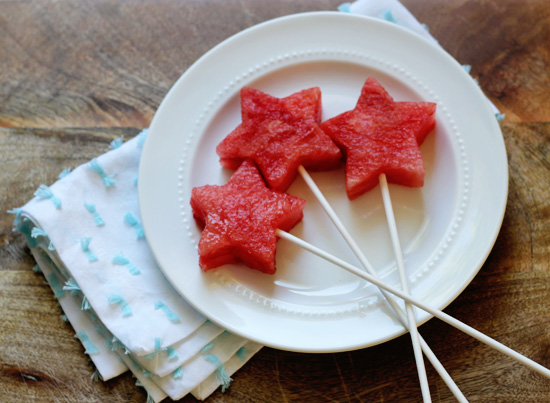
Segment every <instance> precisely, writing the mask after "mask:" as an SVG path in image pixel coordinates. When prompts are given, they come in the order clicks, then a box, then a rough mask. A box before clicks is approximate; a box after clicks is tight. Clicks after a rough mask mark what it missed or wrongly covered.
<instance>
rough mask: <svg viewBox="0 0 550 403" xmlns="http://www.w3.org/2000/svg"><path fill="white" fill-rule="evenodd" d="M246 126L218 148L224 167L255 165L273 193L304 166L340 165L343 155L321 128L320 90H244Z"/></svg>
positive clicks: (287, 184) (281, 189)
mask: <svg viewBox="0 0 550 403" xmlns="http://www.w3.org/2000/svg"><path fill="white" fill-rule="evenodd" d="M241 116H242V123H241V124H240V125H239V126H237V128H236V129H235V130H233V131H232V132H231V133H230V134H229V135H228V136H227V137H226V138H225V139H224V140H223V141H222V142H221V143H220V144H219V145H218V146H217V148H216V152H217V153H218V155H219V157H220V163H221V164H222V166H223V167H225V168H229V169H236V168H237V167H238V166H239V165H240V164H241V162H242V161H244V160H252V161H254V162H255V163H256V165H257V167H258V169H259V170H260V172H261V173H262V175H263V177H264V178H265V181H266V182H267V184H268V185H269V187H270V188H271V189H274V190H278V191H281V192H284V191H285V190H286V189H287V188H288V186H289V185H290V184H291V183H292V181H293V180H294V178H295V177H296V174H297V169H298V167H299V166H300V165H302V166H304V167H305V168H307V169H310V170H329V169H333V168H336V167H338V166H339V165H340V162H341V152H340V150H339V149H338V147H337V146H336V144H334V142H333V141H332V140H331V139H330V137H329V136H327V135H326V134H325V133H324V132H323V131H322V130H321V129H320V128H319V123H320V121H321V91H320V89H319V88H318V87H314V88H310V89H305V90H302V91H300V92H297V93H294V94H292V95H290V96H288V97H286V98H276V97H274V96H271V95H269V94H266V93H264V92H262V91H259V90H257V89H253V88H249V87H244V88H242V89H241Z"/></svg>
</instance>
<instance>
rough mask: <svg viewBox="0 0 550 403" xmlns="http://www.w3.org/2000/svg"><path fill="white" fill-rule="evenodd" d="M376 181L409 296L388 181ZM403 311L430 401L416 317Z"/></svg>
mask: <svg viewBox="0 0 550 403" xmlns="http://www.w3.org/2000/svg"><path fill="white" fill-rule="evenodd" d="M378 181H379V182H380V190H381V191H382V199H383V201H384V209H385V210H386V220H387V221H388V227H389V230H390V236H391V240H392V245H393V252H394V254H395V260H396V262H397V268H398V270H399V279H400V281H401V288H402V289H403V292H405V293H407V294H409V284H408V280H407V274H406V273H405V262H404V261H403V252H402V250H401V243H400V242H399V235H398V234H397V225H396V224H395V215H394V214H393V207H392V203H391V198H390V191H389V189H388V181H387V180H386V175H385V174H381V175H380V176H379V178H378ZM405 311H406V312H407V319H408V323H409V333H410V334H411V340H412V345H413V351H414V357H415V359H416V367H417V368H418V377H419V378H420V388H421V390H422V396H424V401H431V396H430V389H429V386H428V378H427V376H426V368H425V367H424V359H423V357H422V350H421V347H420V339H419V336H418V328H417V325H416V317H415V316H414V310H413V307H412V305H411V304H410V303H408V302H407V303H405Z"/></svg>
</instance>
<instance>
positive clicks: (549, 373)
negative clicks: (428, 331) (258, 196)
mask: <svg viewBox="0 0 550 403" xmlns="http://www.w3.org/2000/svg"><path fill="white" fill-rule="evenodd" d="M276 233H277V236H279V237H280V238H284V239H286V240H288V241H291V242H294V243H295V244H296V245H298V246H300V247H302V248H304V249H306V250H308V251H310V252H312V253H314V254H316V255H317V256H319V257H321V258H323V259H325V260H327V261H329V262H331V263H334V264H335V265H337V266H340V267H341V268H343V269H345V270H347V271H349V272H350V273H353V274H355V275H356V276H359V277H361V278H362V279H365V280H367V281H369V282H371V283H372V284H374V285H376V286H378V287H380V288H383V289H384V290H386V291H388V292H391V293H392V294H393V295H396V296H398V297H399V298H401V299H403V300H405V301H407V302H410V303H411V304H413V305H415V306H416V307H418V308H420V309H422V310H423V311H426V312H428V313H429V314H432V315H433V316H435V317H436V318H439V319H441V320H442V321H443V322H445V323H448V324H449V325H451V326H453V327H455V328H456V329H458V330H460V331H462V332H464V333H466V334H468V335H470V336H472V337H473V338H474V339H477V340H479V341H481V342H482V343H485V344H487V345H488V346H490V347H493V348H494V349H495V350H497V351H500V352H501V353H503V354H506V355H507V356H509V357H511V358H513V359H515V360H516V361H518V362H519V363H521V364H523V365H525V366H526V367H527V368H530V369H532V370H534V371H536V372H538V373H539V374H541V375H544V376H546V377H547V378H550V369H548V368H546V367H543V366H542V365H540V364H538V363H536V362H535V361H533V360H531V359H529V358H527V357H525V356H524V355H521V354H520V353H518V352H516V351H514V350H512V349H511V348H509V347H506V346H505V345H504V344H502V343H500V342H498V341H496V340H495V339H492V338H491V337H489V336H487V335H485V334H483V333H481V332H480V331H478V330H476V329H474V328H473V327H471V326H468V325H467V324H465V323H463V322H461V321H459V320H458V319H455V318H453V317H452V316H450V315H448V314H446V313H445V312H443V311H441V310H439V309H436V308H432V307H430V306H429V305H427V304H425V303H424V302H422V301H420V300H418V299H416V298H415V297H413V296H411V295H408V294H406V293H404V292H403V291H401V290H399V289H397V288H395V287H392V286H391V285H388V284H386V283H384V282H383V281H381V280H380V279H378V278H376V277H374V276H371V275H370V274H367V273H365V272H364V271H362V270H361V269H358V268H357V267H355V266H353V265H351V264H349V263H347V262H344V261H343V260H342V259H339V258H337V257H336V256H333V255H331V254H329V253H327V252H325V251H324V250H322V249H319V248H317V247H316V246H313V245H311V244H309V243H307V242H305V241H304V240H302V239H300V238H297V237H295V236H294V235H292V234H290V233H288V232H285V231H282V230H280V229H277V230H276Z"/></svg>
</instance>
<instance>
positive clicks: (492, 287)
mask: <svg viewBox="0 0 550 403" xmlns="http://www.w3.org/2000/svg"><path fill="white" fill-rule="evenodd" d="M340 3H341V1H338V0H296V1H292V0H280V1H269V2H268V1H264V0H240V1H238V0H209V1H200V0H184V1H176V0H165V1H162V2H158V1H152V0H148V1H146V0H141V1H132V2H125V1H117V0H100V1H80V2H70V1H68V0H58V1H53V0H51V1H48V0H45V1H31V0H25V1H0V66H1V67H0V187H1V188H2V189H3V191H2V192H0V211H1V213H0V262H1V263H0V320H1V322H0V390H1V391H2V392H1V394H0V401H2V402H8V403H12V402H22V401H25V402H26V401H35V402H59V401H67V402H73V401H74V402H107V401H108V402H121V403H122V402H137V401H145V399H146V395H145V393H144V392H143V391H142V389H141V388H138V387H136V386H135V385H134V383H135V381H134V379H132V377H131V376H129V375H123V376H121V377H119V378H117V379H114V380H111V381H108V382H93V381H91V379H90V376H91V375H92V373H93V367H92V365H91V364H90V362H89V360H88V359H87V357H86V356H85V355H84V352H83V348H82V346H81V344H80V342H79V341H78V340H77V339H75V338H74V331H73V330H72V328H71V327H70V326H69V325H68V324H66V323H65V322H63V321H62V320H61V319H60V317H59V315H60V313H61V312H60V311H59V308H58V306H57V303H56V301H55V299H54V297H53V295H52V293H51V291H50V289H49V288H48V286H47V285H46V284H45V283H44V279H43V277H42V276H41V275H40V274H38V273H35V272H33V271H32V268H33V266H34V264H35V263H34V261H33V259H32V258H31V256H30V254H29V250H28V248H27V247H26V245H25V242H24V240H23V238H22V237H21V236H19V235H18V234H17V233H14V232H12V231H11V226H12V225H11V223H12V219H13V217H12V216H11V215H8V214H5V213H4V212H5V211H6V210H8V209H11V208H13V207H18V206H21V205H23V204H24V203H25V202H26V201H27V200H28V199H29V198H30V197H32V194H33V192H34V190H36V188H37V187H38V186H39V185H40V184H42V183H44V184H50V183H52V182H54V181H55V180H56V178H57V175H58V174H59V173H60V172H61V171H62V170H63V169H64V168H67V167H72V168H74V167H76V166H77V165H79V164H82V163H85V162H87V161H88V160H89V159H91V158H93V157H95V156H97V155H99V154H101V153H103V152H104V151H106V150H107V146H108V144H109V142H110V141H111V140H112V139H114V138H117V137H120V136H121V135H124V137H125V138H126V139H128V138H131V137H133V136H135V135H136V134H137V133H138V132H139V131H140V130H141V129H142V128H143V127H146V126H148V125H149V123H150V121H151V119H152V116H153V114H154V112H155V110H156V109H157V107H158V105H159V103H160V101H161V100H162V98H163V97H164V95H165V94H166V92H167V91H168V89H169V88H170V86H171V85H172V84H173V83H174V82H175V80H176V79H177V78H178V77H179V76H180V75H181V74H182V73H183V72H184V71H185V69H186V68H187V67H189V66H190V65H191V64H192V63H193V62H194V61H195V60H196V59H197V58H199V57H200V56H201V55H202V54H203V53H204V52H206V51H207V50H208V49H210V48H211V47H212V46H214V45H216V44H217V43H219V42H220V41H222V40H224V39H225V38H227V37H228V36H230V35H232V34H234V33H236V32H239V31H240V30H242V29H244V28H246V27H249V26H251V25H254V24H256V23H259V22H261V21H265V20H267V19H270V18H274V17H278V16H282V15H286V14H291V13H296V12H303V11H312V10H322V9H335V8H336V7H337V6H338V5H339V4H340ZM403 3H404V4H405V5H406V6H407V7H408V8H409V9H410V10H411V12H412V13H413V14H414V15H415V16H416V17H417V18H418V19H419V20H420V21H421V22H423V23H425V24H427V26H428V27H429V29H430V32H431V33H432V34H433V35H434V36H435V37H436V38H438V40H439V42H440V44H441V45H442V46H443V47H444V48H445V49H446V50H447V51H448V52H449V53H450V54H451V55H453V56H454V57H455V58H456V59H457V60H458V61H459V62H460V63H463V64H470V65H472V74H473V75H474V77H476V78H477V79H478V81H479V83H480V85H481V87H482V89H483V90H484V91H485V92H486V93H487V94H488V96H489V97H490V98H491V100H492V101H493V102H494V103H495V104H496V105H497V106H498V107H499V108H501V110H502V111H503V112H505V113H506V116H507V119H506V122H505V123H503V124H502V125H501V127H502V130H503V135H504V139H505V142H506V147H507V152H508V161H509V168H510V170H509V173H510V182H509V195H508V206H507V210H506V215H505V217H504V221H503V225H502V229H501V232H500V234H499V236H498V239H497V241H496V243H495V246H494V248H493V250H492V252H491V254H490V255H489V257H488V259H487V261H486V263H485V264H484V265H483V267H482V268H481V270H480V272H479V273H478V275H477V276H476V277H475V278H474V280H473V281H472V283H471V284H470V285H469V286H468V287H467V288H466V290H465V291H464V292H463V293H462V294H461V295H460V296H459V297H458V298H457V299H456V300H455V301H454V302H453V303H452V304H451V305H450V306H449V307H447V308H446V312H447V313H449V314H451V315H453V316H455V317H457V318H458V319H460V320H463V321H464V322H466V323H468V324H469V325H471V326H473V327H475V328H476V329H478V330H480V331H483V332H485V333H487V334H489V335H490V336H492V337H494V338H495V339H497V340H499V341H501V342H503V343H504V344H506V345H508V346H510V347H512V348H514V349H516V350H518V351H520V352H522V353H523V354H525V355H527V356H529V357H530V358H532V359H534V360H535V361H537V362H539V363H541V364H543V365H545V366H550V336H549V333H548V329H549V328H550V298H549V297H548V296H549V295H550V186H549V183H550V123H549V122H550V97H549V95H550V94H549V91H548V88H550V74H549V71H550V68H549V67H550V43H549V42H548V38H549V37H550V35H549V34H550V32H549V31H550V7H547V4H548V3H547V1H544V0H526V1H512V0H505V1H494V0H449V1H442V0H438V1H432V0H403ZM420 331H421V333H422V335H423V336H424V338H425V339H426V340H427V342H428V344H429V345H430V346H431V347H432V349H433V350H434V351H435V353H436V354H437V356H438V357H439V358H440V360H441V362H442V363H443V365H444V366H445V367H446V368H447V369H448V371H449V372H450V374H451V376H452V377H453V378H454V379H455V380H456V382H457V384H458V386H459V387H460V388H461V389H462V391H463V392H464V394H465V395H466V396H467V398H468V399H469V400H470V401H471V402H491V403H492V402H517V401H522V402H526V403H529V402H533V403H534V402H537V403H538V402H543V403H544V402H550V380H548V379H545V378H542V377H541V376H540V375H537V374H535V373H533V372H532V371H530V370H528V369H526V368H524V367H522V366H521V365H519V364H516V363H515V362H513V361H512V360H511V359H509V358H507V357H504V356H502V355H501V354H500V353H497V352H495V351H493V350H492V349H490V348H489V347H487V346H485V345H482V344H480V343H479V342H477V341H475V340H474V339H472V338H470V337H468V336H466V335H464V334H462V333H460V332H458V331H457V330H455V329H453V328H451V327H449V326H447V325H445V324H443V323H441V322H440V321H437V320H431V321H429V322H428V323H426V324H425V325H423V326H422V327H421V329H420ZM428 377H429V382H430V387H431V391H432V397H433V400H434V402H454V401H455V399H454V398H453V397H452V395H451V394H450V392H449V390H448V389H447V388H446V386H445V385H444V384H443V382H442V381H441V379H440V378H439V376H438V375H437V373H435V371H434V370H433V368H431V367H430V366H429V365H428ZM167 401H169V400H167ZM181 401H182V402H194V401H195V399H193V398H192V397H186V398H184V399H182V400H181ZM207 401H208V402H223V403H232V402H267V403H271V402H347V403H350V402H353V403H355V402H419V401H421V393H420V388H419V385H418V379H417V374H416V368H415V363H414V359H413V357H412V351H411V345H410V340H409V338H408V336H402V337H399V338H397V339H395V340H392V341H390V342H387V343H384V344H382V345H380V346H376V347H372V348H368V349H363V350H359V351H353V352H344V353H338V354H298V353H291V352H285V351H278V350H274V349H269V348H265V349H263V350H262V351H260V353H258V354H257V355H256V356H255V357H254V358H253V359H252V360H251V361H250V362H249V363H248V364H247V365H246V366H245V367H244V368H242V369H241V370H240V371H239V372H238V373H237V374H235V376H234V381H233V383H232V386H231V388H229V390H228V391H226V392H225V393H221V392H220V391H218V392H215V393H214V394H213V395H212V396H211V397H210V398H209V399H208V400H207Z"/></svg>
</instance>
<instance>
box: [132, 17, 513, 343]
mask: <svg viewBox="0 0 550 403" xmlns="http://www.w3.org/2000/svg"><path fill="white" fill-rule="evenodd" d="M326 16H329V18H332V17H331V16H338V18H344V19H345V18H358V19H362V20H364V21H365V22H366V23H374V24H379V25H381V26H386V27H388V26H391V29H397V30H402V31H404V32H405V34H406V35H411V36H414V37H416V38H417V40H421V41H423V42H425V43H426V44H428V45H429V46H432V47H434V48H436V49H437V50H438V51H439V52H441V53H442V54H445V55H446V56H447V58H448V59H450V60H452V63H454V64H456V65H458V62H456V60H455V59H453V58H452V57H451V56H450V55H448V53H446V52H445V51H444V50H443V49H441V48H437V47H436V46H435V45H433V44H431V43H429V42H428V41H427V40H426V39H425V38H422V37H421V36H420V35H418V34H416V33H414V32H412V31H410V30H407V29H406V28H403V27H399V26H395V25H393V24H391V23H388V22H385V21H381V20H379V19H376V18H372V17H368V16H363V15H357V14H347V13H341V12H335V11H316V12H307V13H298V14H292V15H288V16H282V17H278V18H275V19H272V20H268V21H264V22H262V23H259V24H257V25H254V26H251V27H249V28H247V29H245V30H243V31H241V32H239V33H236V34H235V35H233V36H231V37H229V38H227V39H226V40H224V41H222V42H220V43H219V44H217V45H216V46H214V47H213V48H211V49H210V50H209V51H207V52H206V53H205V54H203V55H202V56H201V57H200V58H199V59H197V61H196V62H194V63H193V64H192V65H191V66H190V67H189V68H188V69H187V70H186V71H185V72H184V73H183V74H182V75H181V76H180V77H179V78H178V80H177V81H176V82H175V83H174V85H173V86H172V87H171V88H170V90H169V91H168V92H167V94H166V96H165V97H164V99H163V100H162V102H161V104H160V105H159V108H158V110H157V112H156V113H155V116H154V117H153V120H152V122H151V125H150V130H149V135H148V136H147V139H146V141H145V144H144V148H143V155H142V158H141V160H140V164H139V180H138V197H139V201H140V214H141V216H142V221H143V227H144V230H145V233H146V236H147V235H148V233H150V226H151V225H152V219H151V214H150V213H149V212H148V211H144V210H143V209H142V206H143V205H144V203H142V201H143V199H144V198H145V197H147V195H146V193H147V189H146V188H145V187H144V186H143V184H142V180H141V179H142V177H144V170H145V169H146V168H145V166H146V162H143V161H147V158H148V157H146V158H143V156H146V155H147V154H146V153H147V150H148V148H147V145H148V143H150V141H149V139H150V138H151V133H154V129H155V127H156V124H157V120H158V119H160V118H159V116H160V113H159V112H160V111H162V109H163V107H164V105H165V104H166V103H169V102H171V98H172V97H173V96H174V92H175V91H176V88H177V87H178V86H179V85H181V82H183V81H184V80H186V79H187V77H188V76H189V75H190V72H193V71H194V70H196V69H198V68H200V67H201V64H202V63H204V60H208V58H209V57H210V55H211V54H215V53H216V52H218V50H219V49H220V48H223V47H224V46H227V44H230V43H232V42H234V41H239V40H240V38H242V37H243V36H244V35H248V34H249V33H250V32H253V31H256V30H258V29H259V28H262V27H266V26H269V25H273V24H275V25H277V24H279V23H281V21H284V22H285V23H287V22H289V21H290V22H291V23H292V21H293V20H294V21H297V20H300V19H303V18H306V19H308V18H314V19H315V18H317V17H326ZM458 66H459V65H458ZM459 67H460V66H459ZM463 74H465V75H467V73H466V72H465V71H463ZM478 91H479V94H478V95H481V96H483V97H484V95H483V93H482V92H481V90H480V89H479V88H478ZM485 113H492V112H491V110H490V107H489V105H488V103H487V106H486V111H485ZM495 125H496V128H497V129H498V131H499V134H500V139H502V142H501V145H499V147H500V146H501V147H502V149H501V151H504V155H506V151H505V146H504V141H503V138H502V133H501V131H500V127H499V125H498V123H497V122H496V119H495ZM504 163H505V168H506V170H505V172H504V176H505V178H504V179H503V181H504V183H505V187H504V189H501V190H503V197H502V199H501V205H500V206H498V207H497V208H496V209H497V210H498V211H501V213H500V214H499V216H500V217H499V219H498V220H497V221H495V223H494V224H495V225H494V226H495V229H494V231H493V232H492V234H493V236H492V238H491V239H487V245H488V247H487V248H486V249H485V253H483V254H480V256H479V258H478V262H477V264H476V266H477V268H476V269H474V270H472V271H471V272H470V275H469V276H468V277H467V278H465V279H464V280H463V282H462V284H461V287H458V288H457V289H456V291H455V292H454V294H453V295H449V296H448V297H447V298H446V300H445V301H444V302H443V304H441V305H440V306H437V307H438V308H439V309H444V308H445V307H446V306H447V305H448V304H450V303H451V302H452V301H454V300H455V299H456V298H457V297H458V296H459V295H460V294H461V293H462V292H463V291H464V289H465V288H466V287H467V286H468V285H469V284H470V283H471V281H472V279H473V278H474V277H475V276H476V275H477V273H478V272H479V270H480V269H481V267H482V266H483V264H484V262H485V261H486V259H487V257H488V255H489V253H490V252H491V250H492V249H493V246H494V243H495V242H496V239H497V237H498V234H499V232H500V228H501V226H502V222H503V219H504V214H505V210H506V203H507V193H508V166H507V160H506V158H504ZM147 239H150V238H147ZM148 243H149V246H150V248H151V251H152V253H153V255H154V257H155V260H156V261H157V262H159V267H160V268H161V270H162V272H163V273H164V275H165V276H166V277H167V279H168V280H169V281H170V282H171V283H172V281H171V278H170V276H169V275H168V274H167V273H166V271H165V268H164V267H163V265H162V264H161V263H160V259H159V257H158V253H157V252H156V251H155V247H154V245H152V243H151V241H148ZM172 285H173V286H174V288H175V289H176V290H177V291H178V293H179V294H180V295H182V297H183V298H185V296H184V295H183V293H182V292H181V290H180V289H179V287H178V286H177V285H175V284H173V283H172ZM188 302H190V303H191V305H193V306H194V307H195V308H196V309H197V310H198V311H199V312H201V313H202V314H203V315H205V316H206V317H209V318H210V316H209V315H208V313H206V312H204V311H203V310H202V309H201V307H200V306H196V305H194V304H193V301H188ZM430 318H431V316H430V315H428V316H427V317H425V318H424V319H423V320H421V321H419V323H418V324H419V325H420V324H422V323H425V322H426V321H428V320H429V319H430ZM212 320H213V321H214V322H217V323H218V324H220V325H221V326H223V327H226V328H229V330H230V331H232V332H234V333H237V334H240V335H241V336H243V337H246V338H249V339H251V340H254V341H256V342H259V343H262V344H265V345H269V346H271V347H274V348H279V349H283V350H291V351H303V352H333V351H347V350H351V349H356V348H362V347H367V345H365V346H349V348H337V349H334V348H329V349H318V348H317V349H313V350H311V349H308V348H307V347H306V348H299V347H298V348H297V347H296V346H289V345H278V344H277V343H276V342H266V340H263V339H258V338H257V337H254V336H252V337H251V335H247V334H242V333H241V332H239V329H237V328H234V327H231V326H227V323H225V322H223V321H221V322H220V321H219V320H218V319H212ZM403 333H405V331H404V330H403V331H402V332H399V333H397V334H394V335H391V336H390V337H389V338H388V339H387V340H385V341H388V340H391V339H393V338H395V337H397V336H399V335H401V334H403ZM375 344H378V343H375ZM370 345H374V344H370Z"/></svg>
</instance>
